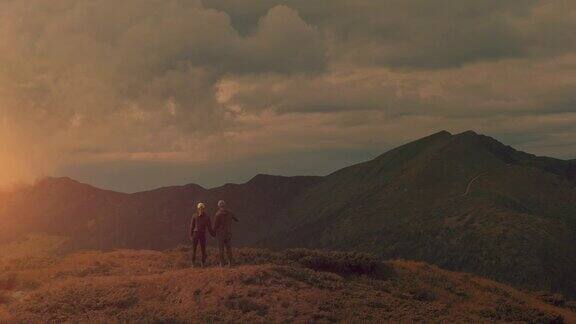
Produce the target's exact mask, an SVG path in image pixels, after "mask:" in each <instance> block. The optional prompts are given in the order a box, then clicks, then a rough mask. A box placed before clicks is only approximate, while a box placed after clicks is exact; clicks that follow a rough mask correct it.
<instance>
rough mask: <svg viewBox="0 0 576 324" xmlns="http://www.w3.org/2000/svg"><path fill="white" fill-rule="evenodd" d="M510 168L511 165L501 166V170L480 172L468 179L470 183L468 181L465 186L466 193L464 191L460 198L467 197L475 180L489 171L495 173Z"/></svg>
mask: <svg viewBox="0 0 576 324" xmlns="http://www.w3.org/2000/svg"><path fill="white" fill-rule="evenodd" d="M509 166H511V164H506V165H505V166H503V167H502V168H498V169H495V170H488V171H484V172H480V173H479V174H477V175H476V176H475V177H474V178H472V179H470V181H468V185H467V186H466V191H464V193H463V194H462V196H461V197H466V196H468V194H469V193H470V189H471V188H472V185H473V184H474V182H476V180H478V179H479V178H480V177H482V176H485V175H487V174H488V173H490V172H491V171H496V170H499V169H504V168H507V167H509Z"/></svg>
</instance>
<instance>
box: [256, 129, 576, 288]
mask: <svg viewBox="0 0 576 324" xmlns="http://www.w3.org/2000/svg"><path fill="white" fill-rule="evenodd" d="M573 170H574V169H573V164H571V163H570V162H568V161H562V160H557V159H552V158H546V157H536V156H534V155H531V154H527V153H523V152H520V151H517V150H515V149H513V148H511V147H509V146H505V145H503V144H501V143H499V142H498V141H496V140H494V139H492V138H490V137H487V136H483V135H478V134H476V133H474V132H470V131H469V132H465V133H462V134H458V135H452V134H450V133H448V132H440V133H437V134H434V135H431V136H428V137H426V138H423V139H420V140H418V141H415V142H412V143H409V144H406V145H404V146H401V147H398V148H396V149H394V150H391V151H389V152H387V153H385V154H383V155H381V156H379V157H377V158H375V159H374V160H371V161H368V162H366V163H361V164H358V165H354V166H351V167H349V168H345V169H343V170H340V171H337V172H335V173H333V174H331V175H329V176H327V177H325V178H324V179H322V181H321V182H319V183H318V184H316V185H314V186H312V187H310V188H308V189H306V190H305V191H303V192H302V194H301V195H300V196H299V197H298V198H297V199H295V200H294V201H293V203H292V204H291V205H290V206H289V207H288V208H287V209H286V210H284V211H283V214H284V217H285V218H287V219H290V221H291V222H290V224H289V225H288V229H287V230H283V231H281V232H278V233H274V234H273V235H271V236H270V238H269V239H267V240H264V241H262V242H261V245H262V246H274V247H276V248H286V247H294V246H301V247H314V248H332V249H345V250H348V249H350V250H359V251H367V252H372V253H376V254H377V255H379V256H381V257H382V258H385V259H389V258H408V259H415V260H421V261H425V262H429V263H433V264H436V265H439V266H440V267H443V268H447V269H452V270H457V271H467V272H473V273H476V274H479V275H482V276H485V277H489V278H493V279H497V280H499V281H503V282H508V283H512V284H515V285H518V286H521V287H529V288H534V289H551V290H556V291H562V292H564V293H566V294H569V295H572V296H573V295H575V294H576V249H575V248H574V247H575V246H576V185H575V184H576V182H574V179H573V177H572V175H573V173H572V172H573Z"/></svg>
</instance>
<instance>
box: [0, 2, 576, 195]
mask: <svg viewBox="0 0 576 324" xmlns="http://www.w3.org/2000/svg"><path fill="white" fill-rule="evenodd" d="M575 25H576V5H574V4H572V3H571V2H568V1H549V2H543V1H536V0H526V1H496V0H488V1H486V0H473V1H467V2H462V1H456V0H440V1H436V2H430V1H427V0H411V1H404V0H402V1H401V0H385V1H376V0H359V1H353V2H351V1H343V0H330V1H328V0H318V1H304V0H288V1H280V0H263V1H252V0H251V1H235V0H204V1H200V0H126V1H121V2H118V1H112V0H54V1H50V2H46V1H43V0H0V121H1V123H0V125H1V126H2V129H1V130H0V146H1V147H0V157H1V158H2V159H1V160H2V162H1V163H2V164H0V168H1V169H2V171H0V183H2V182H4V183H5V182H11V181H14V180H22V179H26V180H29V179H32V178H33V177H34V176H37V175H42V174H50V173H53V172H55V170H62V169H66V168H67V167H68V166H70V168H68V169H71V168H72V169H73V166H74V165H94V164H99V163H100V164H107V163H115V162H116V161H144V162H146V163H167V164H166V165H167V168H169V167H170V166H169V165H170V164H172V165H173V164H174V163H184V164H186V165H196V166H199V167H200V166H201V167H202V168H205V167H206V168H209V165H210V163H213V161H221V160H244V161H248V160H250V159H251V158H252V157H254V156H285V155H290V156H297V154H296V155H295V154H294V152H303V151H306V152H313V151H314V150H318V152H344V151H346V150H352V151H354V150H359V151H362V152H368V151H369V152H373V151H376V150H384V149H387V148H389V147H391V146H393V145H396V144H400V143H402V142H403V141H407V140H409V139H413V138H415V137H418V136H421V135H422V136H423V135H426V134H427V133H428V132H433V131H436V130H439V129H449V130H452V131H458V130H466V129H469V128H472V129H476V130H478V131H481V132H486V133H489V134H496V135H498V136H500V137H499V138H501V139H502V140H508V139H509V140H511V141H512V142H513V143H512V144H518V145H519V146H520V148H526V149H529V150H531V151H534V152H536V153H538V152H542V153H546V154H552V155H556V156H562V157H573V155H571V154H572V153H570V152H573V145H572V144H571V143H573V142H574V139H575V138H576V134H574V131H573V130H572V129H571V127H570V123H568V122H567V121H572V119H573V116H572V113H573V111H574V104H575V102H576V99H575V97H574V95H573V94H574V93H575V91H574V89H575V88H576V53H575V48H574V44H576V39H575V37H576V36H575V34H574V33H571V31H572V30H574V29H575V27H576V26H575ZM555 143H560V144H561V145H554V144H555ZM298 163H306V162H305V160H302V161H300V162H299V161H297V160H296V161H294V165H295V166H297V165H298ZM156 165H157V164H156ZM155 170H157V169H155ZM295 170H296V169H295ZM118 181H122V179H120V178H119V179H118ZM123 188H124V187H123Z"/></svg>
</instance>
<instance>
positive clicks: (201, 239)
mask: <svg viewBox="0 0 576 324" xmlns="http://www.w3.org/2000/svg"><path fill="white" fill-rule="evenodd" d="M198 245H200V252H202V263H206V233H200V232H194V235H193V236H192V263H196V250H197V249H198Z"/></svg>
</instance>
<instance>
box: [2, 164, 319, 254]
mask: <svg viewBox="0 0 576 324" xmlns="http://www.w3.org/2000/svg"><path fill="white" fill-rule="evenodd" d="M317 180H318V178H316V177H281V176H268V175H258V176H256V177H254V178H253V179H252V180H250V181H248V182H247V183H244V184H227V185H224V186H222V187H218V188H214V189H204V188H202V187H200V186H198V185H194V184H190V185H185V186H174V187H167V188H160V189H156V190H152V191H146V192H140V193H135V194H124V193H118V192H113V191H108V190H102V189H98V188H95V187H92V186H89V185H86V184H82V183H79V182H77V181H74V180H72V179H69V178H47V179H44V180H42V181H40V182H38V183H37V184H35V185H33V186H29V187H25V188H22V189H20V190H18V191H17V192H13V193H12V194H5V196H4V197H2V198H1V199H2V201H1V203H0V242H2V241H4V242H6V241H10V240H14V239H17V238H20V237H22V236H25V235H27V234H30V233H42V234H48V235H56V236H64V237H68V238H69V241H68V242H69V243H68V247H69V249H70V250H77V249H82V248H88V249H110V248H145V249H163V248H168V247H174V246H176V245H178V244H181V243H185V242H187V239H188V237H187V235H188V233H187V229H188V225H189V224H190V217H191V215H192V212H193V211H194V210H195V206H196V203H197V202H200V201H203V202H205V203H207V205H208V212H209V213H213V212H214V211H215V208H216V203H217V202H218V200H219V199H225V200H227V201H228V202H229V204H230V205H231V206H234V210H235V212H237V213H238V217H239V218H240V219H241V222H240V223H238V224H237V227H236V234H237V235H236V242H237V243H238V244H250V243H252V242H255V241H256V240H258V239H261V238H262V236H263V235H264V233H267V232H268V231H269V230H271V229H279V228H280V227H281V226H282V224H283V222H282V220H281V219H278V218H276V217H275V216H276V215H277V212H276V211H277V210H280V209H282V208H284V206H285V205H286V204H288V203H290V201H291V200H292V199H293V198H294V197H296V196H297V195H298V193H299V192H300V191H301V190H302V188H304V187H307V186H309V185H311V184H313V183H315V182H316V181H317Z"/></svg>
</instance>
